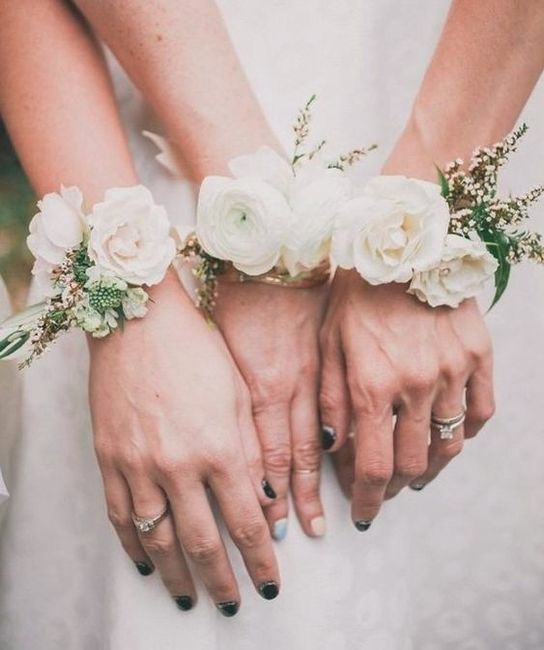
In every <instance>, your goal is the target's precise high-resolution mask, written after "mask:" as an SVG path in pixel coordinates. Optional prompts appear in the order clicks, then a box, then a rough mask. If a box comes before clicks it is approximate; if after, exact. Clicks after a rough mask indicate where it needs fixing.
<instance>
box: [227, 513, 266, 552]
mask: <svg viewBox="0 0 544 650" xmlns="http://www.w3.org/2000/svg"><path fill="white" fill-rule="evenodd" d="M267 535H268V528H267V527H266V525H265V523H264V522H262V521H255V520H254V521H248V522H245V523H244V524H242V525H240V526H236V527H235V528H233V530H232V532H231V537H232V540H233V542H234V543H235V544H236V546H238V547H244V548H255V547H256V546H259V545H260V544H262V543H263V542H264V540H265V539H266V537H267Z"/></svg>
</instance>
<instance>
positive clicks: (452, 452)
mask: <svg viewBox="0 0 544 650" xmlns="http://www.w3.org/2000/svg"><path fill="white" fill-rule="evenodd" d="M462 451H463V441H462V440H452V441H451V442H448V443H447V444H445V445H443V446H442V448H441V449H440V454H439V455H440V457H441V458H442V459H443V460H446V461H449V460H452V459H453V458H455V457H456V456H458V455H459V454H460V453H461V452H462Z"/></svg>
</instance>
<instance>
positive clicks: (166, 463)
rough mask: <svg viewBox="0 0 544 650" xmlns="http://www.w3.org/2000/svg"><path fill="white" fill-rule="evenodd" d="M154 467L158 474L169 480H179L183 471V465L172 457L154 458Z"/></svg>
mask: <svg viewBox="0 0 544 650" xmlns="http://www.w3.org/2000/svg"><path fill="white" fill-rule="evenodd" d="M154 465H155V467H156V468H157V470H158V471H159V473H160V474H162V476H164V477H165V478H167V479H169V480H173V479H176V478H179V476H180V475H181V474H182V473H183V471H184V469H185V465H184V463H183V462H182V461H181V460H180V459H178V458H174V457H172V456H159V457H158V458H155V460H154Z"/></svg>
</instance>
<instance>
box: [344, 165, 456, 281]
mask: <svg viewBox="0 0 544 650" xmlns="http://www.w3.org/2000/svg"><path fill="white" fill-rule="evenodd" d="M448 222H449V209H448V205H447V203H446V201H445V199H444V198H443V197H442V196H441V195H440V188H439V186H438V185H436V184H434V183H429V182H427V181H421V180H418V179H413V178H406V177H404V176H377V177H376V178H374V179H372V180H371V181H370V182H369V183H368V184H367V185H366V187H364V188H363V189H362V191H361V192H360V193H359V195H358V196H356V197H355V198H353V199H351V200H350V201H348V202H347V203H345V204H344V206H343V207H342V208H341V209H340V211H339V213H338V215H337V218H336V223H335V229H334V233H333V241H332V255H333V258H334V260H335V261H336V263H337V264H338V265H339V266H341V267H342V268H346V269H351V268H353V267H355V268H356V269H357V271H358V272H359V273H360V274H361V276H362V277H363V278H365V280H367V281H368V282H369V283H370V284H384V283H387V282H408V281H409V280H410V279H411V278H412V275H413V274H414V272H417V271H423V270H425V269H428V268H431V267H432V266H434V265H435V264H437V263H438V261H439V260H440V258H441V256H442V251H443V248H444V238H445V236H446V233H447V228H448Z"/></svg>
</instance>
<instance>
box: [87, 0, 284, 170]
mask: <svg viewBox="0 0 544 650" xmlns="http://www.w3.org/2000/svg"><path fill="white" fill-rule="evenodd" d="M75 3H76V4H77V5H78V6H79V7H80V9H81V11H82V12H83V13H84V14H85V16H86V17H87V19H88V20H89V22H90V23H91V24H92V26H93V28H94V29H95V31H96V33H97V34H98V35H99V36H100V37H101V38H102V39H103V40H104V42H105V43H106V44H107V45H108V46H109V47H110V48H111V49H112V51H113V52H114V53H115V55H116V56H117V58H118V59H119V61H120V62H121V64H122V65H123V67H124V68H125V70H126V71H127V72H128V74H129V75H130V76H131V78H132V80H133V81H134V82H135V83H136V85H137V86H138V87H139V88H140V90H141V91H142V92H143V94H144V95H145V97H146V99H147V101H148V102H149V103H150V104H151V105H152V107H153V109H154V110H155V112H156V113H157V115H158V116H159V117H160V119H161V121H162V123H163V124H164V126H165V129H166V131H167V136H168V138H169V140H170V141H171V143H172V144H173V145H174V146H175V148H176V149H177V150H178V152H180V153H181V155H182V156H183V158H184V159H185V163H186V165H187V166H188V167H189V170H190V171H191V173H192V175H193V177H194V178H195V180H197V181H200V180H201V179H202V178H203V177H204V176H206V175H208V174H213V173H224V172H225V171H226V163H227V162H228V161H229V160H230V159H231V158H233V157H234V156H236V155H239V154H242V153H249V152H251V151H254V150H255V149H256V148H257V147H258V146H260V145H263V144H268V145H270V146H272V147H276V148H277V147H278V144H277V142H276V139H275V137H274V135H273V134H272V132H271V130H270V128H269V126H268V124H267V123H266V120H265V118H264V116H263V114H262V111H261V110H260V108H259V105H258V103H257V101H256V99H255V97H254V95H253V93H252V91H251V88H250V86H249V83H248V81H247V79H246V77H245V76H244V74H243V71H242V69H241V67H240V64H239V61H238V59H237V56H236V53H235V51H234V48H233V46H232V43H231V42H230V39H229V36H228V33H227V31H226V28H225V25H224V23H223V20H222V17H221V15H220V13H219V11H218V9H217V7H216V5H215V2H213V0H183V1H180V0H153V1H152V2H148V1H147V0H75Z"/></svg>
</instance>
